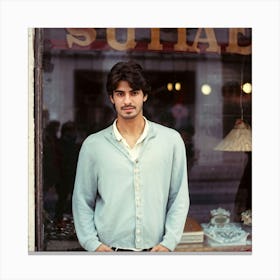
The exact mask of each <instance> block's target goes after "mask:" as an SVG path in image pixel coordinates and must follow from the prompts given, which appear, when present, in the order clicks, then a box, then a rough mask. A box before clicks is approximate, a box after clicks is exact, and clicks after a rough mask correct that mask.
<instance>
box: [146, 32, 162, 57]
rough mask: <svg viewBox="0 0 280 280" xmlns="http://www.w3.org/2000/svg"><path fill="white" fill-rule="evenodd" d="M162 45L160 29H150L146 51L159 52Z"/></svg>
mask: <svg viewBox="0 0 280 280" xmlns="http://www.w3.org/2000/svg"><path fill="white" fill-rule="evenodd" d="M162 49H163V45H162V44H161V43H160V28H151V42H150V43H149V44H148V50H154V51H161V50H162Z"/></svg>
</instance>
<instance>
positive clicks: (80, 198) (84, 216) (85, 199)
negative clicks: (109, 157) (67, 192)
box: [72, 142, 101, 251]
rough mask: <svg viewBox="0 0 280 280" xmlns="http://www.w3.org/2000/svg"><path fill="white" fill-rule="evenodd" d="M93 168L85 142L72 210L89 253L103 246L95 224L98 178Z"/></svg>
mask: <svg viewBox="0 0 280 280" xmlns="http://www.w3.org/2000/svg"><path fill="white" fill-rule="evenodd" d="M93 167H94V166H93V158H92V153H90V152H89V147H88V145H87V143H86V142H84V144H83V145H82V147H81V151H80V154H79V160H78V164H77V171H76V178H75V186H74V191H73V198H72V209H73V218H74V225H75V230H76V233H77V237H78V239H79V242H80V244H81V246H82V247H83V248H84V249H85V250H87V251H95V250H96V249H97V247H98V246H99V245H101V242H100V241H99V239H98V236H97V231H96V227H95V223H94V206H95V200H96V194H97V178H96V175H95V172H94V168H93Z"/></svg>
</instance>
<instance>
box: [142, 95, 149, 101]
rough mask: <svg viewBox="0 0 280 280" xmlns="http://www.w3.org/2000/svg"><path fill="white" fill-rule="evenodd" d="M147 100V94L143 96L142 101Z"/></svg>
mask: <svg viewBox="0 0 280 280" xmlns="http://www.w3.org/2000/svg"><path fill="white" fill-rule="evenodd" d="M147 99H148V94H146V95H145V96H144V98H143V101H144V102H146V101H147Z"/></svg>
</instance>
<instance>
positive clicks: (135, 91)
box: [131, 90, 139, 95]
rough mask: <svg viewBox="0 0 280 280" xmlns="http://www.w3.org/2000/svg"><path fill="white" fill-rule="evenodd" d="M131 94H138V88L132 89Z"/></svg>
mask: <svg viewBox="0 0 280 280" xmlns="http://www.w3.org/2000/svg"><path fill="white" fill-rule="evenodd" d="M131 94H132V95H137V94H139V91H138V90H133V91H132V92H131Z"/></svg>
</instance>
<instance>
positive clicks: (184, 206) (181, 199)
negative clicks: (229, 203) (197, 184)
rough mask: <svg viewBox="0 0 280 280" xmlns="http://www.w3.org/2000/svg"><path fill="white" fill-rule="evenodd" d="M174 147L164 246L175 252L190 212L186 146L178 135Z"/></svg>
mask: <svg viewBox="0 0 280 280" xmlns="http://www.w3.org/2000/svg"><path fill="white" fill-rule="evenodd" d="M177 136H178V137H177V139H176V142H175V143H176V144H175V146H174V154H173V166H172V175H171V184H170V192H169V198H168V204H167V216H166V222H165V235H164V236H163V240H162V242H160V243H161V244H162V245H163V246H165V247H167V248H168V249H169V250H170V251H173V250H174V249H175V248H176V246H177V244H178V243H179V242H180V240H181V238H182V234H183V230H184V226H185V222H186V218H187V214H188V211H189V205H190V199H189V189H188V175H187V159H186V151H185V144H184V142H183V140H182V138H181V136H180V135H179V134H178V135H177Z"/></svg>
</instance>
